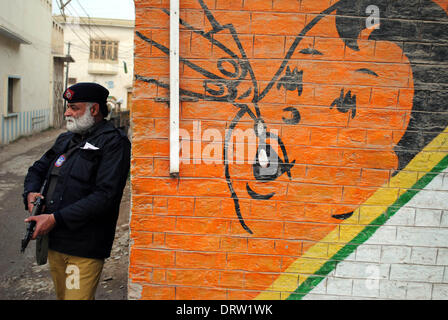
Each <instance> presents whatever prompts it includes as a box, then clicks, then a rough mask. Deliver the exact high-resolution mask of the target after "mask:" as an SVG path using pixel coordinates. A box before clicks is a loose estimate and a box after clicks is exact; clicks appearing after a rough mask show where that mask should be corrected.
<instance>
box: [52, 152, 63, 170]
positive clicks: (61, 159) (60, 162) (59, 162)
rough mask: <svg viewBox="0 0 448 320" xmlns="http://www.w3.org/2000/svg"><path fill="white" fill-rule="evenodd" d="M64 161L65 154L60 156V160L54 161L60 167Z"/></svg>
mask: <svg viewBox="0 0 448 320" xmlns="http://www.w3.org/2000/svg"><path fill="white" fill-rule="evenodd" d="M64 162H65V156H64V155H62V156H60V157H59V158H58V160H56V162H55V163H54V166H55V167H58V168H59V167H60V166H62V164H63V163H64Z"/></svg>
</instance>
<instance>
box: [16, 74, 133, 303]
mask: <svg viewBox="0 0 448 320" xmlns="http://www.w3.org/2000/svg"><path fill="white" fill-rule="evenodd" d="M108 95H109V91H108V90H107V89H106V88H104V87H103V86H101V85H99V84H96V83H78V84H75V85H73V86H71V87H70V88H68V89H67V90H66V91H65V92H64V95H63V98H64V99H65V100H66V101H67V109H66V111H65V114H64V116H65V118H66V121H67V130H68V132H65V133H62V134H61V135H60V136H59V137H58V138H57V139H56V142H55V144H54V145H53V146H52V147H51V148H50V150H48V151H47V152H45V154H44V155H43V156H42V157H41V158H40V159H39V160H38V161H36V162H35V163H34V164H33V165H32V166H31V167H30V168H29V169H28V174H27V176H26V177H25V183H24V193H23V197H24V203H25V208H26V209H27V210H29V211H30V212H31V211H32V209H33V202H34V201H35V200H36V198H37V197H42V195H41V194H40V193H39V190H40V189H41V186H42V185H43V184H44V181H47V184H46V185H47V188H46V190H44V194H45V197H44V200H45V208H44V212H43V214H41V215H39V216H34V217H30V218H28V219H26V220H25V221H26V222H30V221H36V227H35V231H34V234H33V239H36V238H39V239H48V261H49V263H50V272H51V275H52V278H53V282H54V285H55V290H56V296H57V298H58V299H61V300H84V299H94V297H95V291H96V288H97V285H98V282H99V279H100V275H101V271H102V269H103V264H104V259H106V258H108V257H109V256H110V252H111V248H112V243H113V240H114V236H115V227H116V223H117V219H118V213H119V207H120V202H121V198H122V195H123V189H124V187H125V185H126V179H127V177H128V173H129V167H130V142H129V139H128V138H127V136H126V134H125V133H124V132H123V131H122V130H120V129H117V128H115V127H114V126H113V124H112V123H111V122H109V121H107V120H106V119H105V117H107V115H108V109H107V105H106V101H107V97H108ZM44 243H45V242H44Z"/></svg>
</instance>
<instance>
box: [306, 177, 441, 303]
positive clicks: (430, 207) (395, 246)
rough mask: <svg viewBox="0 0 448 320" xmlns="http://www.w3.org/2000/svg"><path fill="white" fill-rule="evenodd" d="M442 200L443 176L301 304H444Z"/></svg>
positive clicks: (347, 259) (390, 220) (401, 211)
mask: <svg viewBox="0 0 448 320" xmlns="http://www.w3.org/2000/svg"><path fill="white" fill-rule="evenodd" d="M447 199H448V170H445V172H443V173H441V174H439V175H438V176H437V177H436V178H434V180H432V181H431V182H430V183H429V184H428V185H427V186H426V187H425V188H424V189H423V190H422V191H420V192H419V193H418V194H417V195H416V196H414V198H412V199H411V200H410V201H409V202H408V203H407V204H406V205H405V206H403V207H402V208H401V209H400V210H398V212H397V213H395V215H394V216H392V217H391V218H390V219H389V220H388V221H387V222H386V223H385V224H384V225H383V226H381V227H380V228H379V229H378V231H376V233H375V234H373V236H372V237H371V238H369V239H368V240H367V241H366V242H365V243H364V244H362V245H360V246H359V247H358V248H357V249H356V250H355V251H354V252H353V253H352V254H351V255H350V256H348V257H347V258H346V259H345V260H344V261H342V262H340V263H339V264H338V265H337V266H336V269H335V270H333V271H332V272H331V273H330V274H329V275H328V276H327V277H326V278H325V279H323V280H322V281H321V282H320V283H319V285H317V286H316V287H315V288H314V289H313V290H312V291H311V292H310V293H309V294H308V295H306V296H305V298H304V299H305V300H311V299H332V300H334V299H400V300H403V299H425V300H429V299H434V300H439V299H444V300H446V299H448V202H447Z"/></svg>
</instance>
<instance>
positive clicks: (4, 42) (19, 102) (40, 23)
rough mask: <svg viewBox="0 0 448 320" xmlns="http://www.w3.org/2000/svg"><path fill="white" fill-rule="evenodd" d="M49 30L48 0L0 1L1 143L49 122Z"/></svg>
mask: <svg viewBox="0 0 448 320" xmlns="http://www.w3.org/2000/svg"><path fill="white" fill-rule="evenodd" d="M51 33H52V15H51V1H49V0H31V1H28V0H18V1H1V2H0V116H1V123H0V133H1V143H2V144H6V143H9V142H11V141H13V140H14V139H16V138H18V137H19V136H21V135H28V134H31V133H32V132H35V131H40V130H43V129H45V128H48V127H49V126H51V124H52V116H51V109H52V108H51V99H50V94H51V76H50V73H51V71H50V70H51V65H52V63H53V62H52V56H51Z"/></svg>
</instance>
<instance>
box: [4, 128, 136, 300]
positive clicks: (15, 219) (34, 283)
mask: <svg viewBox="0 0 448 320" xmlns="http://www.w3.org/2000/svg"><path fill="white" fill-rule="evenodd" d="M61 132H63V131H62V130H56V129H52V130H47V131H45V132H41V133H38V134H35V135H33V136H29V137H24V138H21V139H19V140H18V141H15V142H13V143H11V144H9V145H6V146H0V219H1V221H2V223H1V224H0V255H1V257H2V258H1V259H0V260H1V261H0V300H53V299H56V296H55V293H54V288H53V282H52V280H51V277H50V272H49V266H48V263H47V264H45V265H43V266H38V265H37V264H36V262H35V256H34V250H35V244H34V243H33V242H32V243H30V245H29V246H28V248H27V249H26V252H25V254H21V253H20V250H19V249H20V240H21V239H22V238H23V236H24V234H25V224H24V223H23V219H25V217H26V216H27V213H26V212H25V210H24V206H23V202H22V197H21V193H22V192H23V179H24V177H25V175H26V172H27V169H28V167H29V166H30V165H31V164H32V163H33V162H34V161H35V160H37V159H38V158H39V157H40V156H41V155H42V154H43V153H44V152H45V151H46V150H47V149H48V148H49V147H51V145H52V143H53V142H54V140H55V139H56V137H57V136H58V135H59V134H60V133H61ZM129 204H130V184H129V181H128V183H127V184H126V187H125V190H124V194H123V199H122V202H121V206H120V215H119V218H118V222H117V229H116V234H115V241H114V245H113V248H112V253H111V257H110V258H108V259H106V261H105V264H104V269H103V273H102V275H101V279H100V283H99V286H98V289H97V292H96V299H97V300H126V299H127V279H128V265H129V255H128V251H129V250H128V248H129V212H130V211H129Z"/></svg>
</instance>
